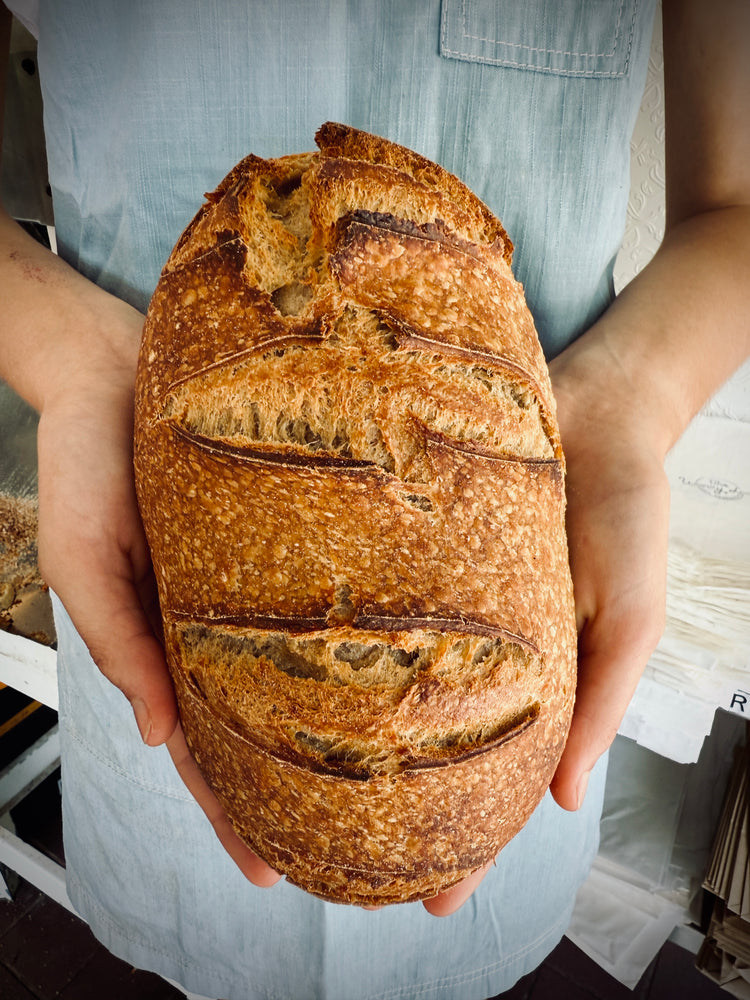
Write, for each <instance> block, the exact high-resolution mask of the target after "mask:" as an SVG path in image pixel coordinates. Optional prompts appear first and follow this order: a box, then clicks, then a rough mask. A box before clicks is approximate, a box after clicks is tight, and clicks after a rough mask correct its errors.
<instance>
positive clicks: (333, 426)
mask: <svg viewBox="0 0 750 1000" xmlns="http://www.w3.org/2000/svg"><path fill="white" fill-rule="evenodd" d="M316 138H317V141H318V144H319V152H317V153H307V154H300V155H295V156H289V157H283V158H280V159H278V160H270V161H266V160H261V159H259V158H257V157H254V156H250V157H246V158H245V159H244V160H243V161H242V162H241V163H240V164H238V165H237V167H235V168H234V169H233V170H232V171H231V172H230V174H229V175H228V176H227V178H225V180H224V181H223V182H222V184H221V185H220V186H219V187H218V188H217V190H216V192H214V193H213V194H211V195H209V196H208V200H207V202H206V204H205V205H204V206H203V208H202V209H201V210H200V211H199V213H198V214H197V216H196V218H195V219H194V220H193V221H192V222H191V224H190V225H189V226H188V228H187V229H186V231H185V233H184V234H183V235H182V237H181V238H180V240H179V241H178V243H177V244H176V246H175V249H174V251H173V253H172V255H171V256H170V259H169V260H168V261H167V263H166V265H165V268H164V271H163V273H162V277H161V279H160V281H159V285H158V287H157V289H156V291H155V293H154V296H153V299H152V302H151V305H150V307H149V311H148V316H147V320H146V325H145V330H144V337H143V343H142V346H141V354H140V361H139V368H138V379H137V386H136V433H135V468H136V485H137V491H138V499H139V504H140V507H141V512H142V516H143V522H144V525H145V528H146V532H147V536H148V539H149V544H150V546H151V551H152V557H153V562H154V568H155V572H156V578H157V583H158V586H159V594H160V600H161V607H162V616H163V620H164V627H165V638H166V651H167V659H168V663H169V666H170V670H171V672H172V676H173V680H174V683H175V688H176V692H177V696H178V703H179V707H180V718H181V721H182V725H183V728H184V730H185V734H186V737H187V740H188V744H189V746H190V748H191V751H192V752H193V754H194V756H195V758H196V760H197V761H198V764H199V766H200V768H201V770H202V772H203V774H204V776H205V777H206V779H207V780H208V782H209V784H210V785H211V787H212V788H213V789H214V791H215V793H216V794H217V796H218V798H219V800H220V801H221V803H222V805H223V806H224V808H225V809H226V811H227V813H228V814H229V816H230V819H231V820H232V822H233V824H234V826H235V828H236V829H237V831H238V833H239V834H240V836H241V837H242V838H243V839H244V840H245V841H246V842H247V843H248V844H249V845H250V846H251V847H252V848H253V849H254V850H255V851H256V852H257V853H258V854H259V855H260V856H261V857H263V858H265V859H266V860H267V861H268V862H269V863H270V864H271V865H273V866H274V867H276V868H277V869H278V870H279V871H281V872H283V873H284V874H286V876H287V878H288V879H290V880H291V881H293V882H294V883H295V884H297V885H299V886H301V887H302V888H304V889H306V890H307V891H309V892H312V893H314V894H316V895H319V896H321V897H322V898H325V899H329V900H335V901H340V902H349V903H359V904H367V905H373V904H380V903H390V902H403V901H407V900H413V899H423V898H426V897H427V896H431V895H434V894H436V893H437V892H439V891H441V890H442V889H445V888H447V887H448V886H450V885H452V884H454V883H456V882H457V881H459V880H460V879H462V878H464V877H465V876H467V875H468V874H470V873H471V872H472V871H474V870H476V869H477V868H479V867H481V866H482V865H484V864H486V863H487V862H488V861H490V860H491V859H492V858H493V857H495V855H496V854H497V852H498V851H499V850H500V849H501V848H502V847H503V846H504V844H506V843H507V842H508V840H510V839H511V838H512V837H513V836H515V834H516V833H517V832H518V831H519V830H520V829H521V828H522V826H523V825H524V824H525V823H526V821H527V820H528V817H529V815H530V814H531V812H532V811H533V809H534V808H535V806H536V805H537V803H538V802H539V800H540V799H541V797H542V796H543V794H544V792H545V790H546V788H547V786H548V784H549V781H550V780H551V777H552V775H553V773H554V769H555V766H556V763H557V760H558V759H559V756H560V754H561V752H562V748H563V746H564V742H565V738H566V735H567V730H568V726H569V722H570V716H571V713H572V707H573V697H574V689H575V648H576V633H575V617H574V612H573V596H572V585H571V580H570V573H569V568H568V557H567V544H566V538H565V525H564V511H565V494H564V458H563V454H562V449H561V445H560V438H559V432H558V429H557V422H556V416H555V404H554V398H553V395H552V390H551V385H550V381H549V374H548V371H547V367H546V364H545V362H544V358H543V355H542V351H541V347H540V345H539V341H538V338H537V335H536V332H535V329H534V325H533V320H532V318H531V315H530V313H529V311H528V308H527V306H526V303H525V300H524V296H523V290H522V288H521V286H520V285H519V284H518V283H517V282H516V281H515V279H514V277H513V274H512V272H511V269H510V266H509V264H510V254H511V250H512V245H511V243H510V240H509V239H508V237H507V234H506V233H505V231H504V229H503V227H502V224H501V223H500V222H499V220H497V219H495V217H494V216H493V215H492V213H491V212H489V210H488V209H487V208H486V206H484V205H483V204H482V203H481V202H480V201H479V200H478V199H477V198H475V196H474V195H473V194H472V193H471V192H470V191H469V190H468V189H467V188H466V187H465V186H464V185H463V184H462V183H461V182H460V181H458V180H457V179H456V178H454V177H452V175H450V174H448V173H447V172H446V171H444V170H443V169H442V168H440V167H439V166H437V165H436V164H432V163H430V161H428V160H425V159H424V158H422V157H420V156H418V155H417V154H416V153H413V152H411V151H409V150H405V149H403V147H399V146H396V145H395V144H392V143H389V142H387V140H384V139H380V138H378V137H375V136H369V135H368V134H366V133H362V132H358V131H357V130H354V129H349V128H347V127H345V126H341V125H336V124H332V123H328V124H327V125H325V126H323V127H322V129H321V130H320V131H319V132H318V135H317V137H316Z"/></svg>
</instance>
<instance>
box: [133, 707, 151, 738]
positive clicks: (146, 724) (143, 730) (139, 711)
mask: <svg viewBox="0 0 750 1000" xmlns="http://www.w3.org/2000/svg"><path fill="white" fill-rule="evenodd" d="M130 704H131V706H132V708H133V714H134V715H135V721H136V724H137V726H138V730H139V731H140V734H141V739H142V740H143V742H144V743H146V744H148V741H149V737H150V736H151V713H150V712H149V710H148V707H147V706H146V702H145V701H142V700H141V699H140V698H133V700H132V701H131V703H130Z"/></svg>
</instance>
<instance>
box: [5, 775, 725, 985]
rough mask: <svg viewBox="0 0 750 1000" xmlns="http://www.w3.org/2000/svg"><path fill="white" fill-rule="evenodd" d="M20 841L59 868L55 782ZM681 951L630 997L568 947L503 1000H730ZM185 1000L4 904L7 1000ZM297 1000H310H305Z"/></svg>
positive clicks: (31, 897)
mask: <svg viewBox="0 0 750 1000" xmlns="http://www.w3.org/2000/svg"><path fill="white" fill-rule="evenodd" d="M13 819H14V821H15V823H16V827H17V829H18V832H19V834H20V835H21V836H22V837H23V838H24V839H25V840H27V841H28V842H30V843H32V844H34V846H36V847H39V848H40V849H42V850H44V851H45V852H46V853H48V854H49V855H50V856H52V857H54V858H55V859H56V860H58V861H62V837H61V822H60V810H59V796H58V785H57V775H56V774H55V775H52V776H51V778H49V779H47V781H46V782H44V783H43V784H42V785H41V786H40V787H39V788H38V789H37V790H36V791H35V792H34V793H32V795H31V796H29V797H28V798H27V799H26V800H25V801H24V803H22V804H21V806H19V807H17V808H16V809H15V810H14V811H13ZM728 996H729V994H727V993H725V992H724V991H722V990H720V989H719V988H718V987H717V986H715V985H714V984H713V983H712V982H711V981H710V980H709V979H707V978H706V977H705V976H703V975H702V974H701V973H700V972H698V971H697V970H696V969H695V968H694V966H693V956H692V955H691V954H689V953H688V952H687V951H685V950H683V949H682V948H679V947H677V946H676V945H672V944H667V945H665V946H664V948H662V950H661V952H660V954H659V955H658V956H657V958H656V959H655V961H654V962H653V963H652V965H651V966H650V967H649V969H647V971H646V972H645V974H644V976H643V978H642V980H641V982H640V983H639V985H638V987H637V988H636V989H635V990H634V991H631V990H629V989H627V988H626V987H624V986H623V985H621V984H620V983H618V982H617V981H616V980H614V979H612V978H611V977H610V976H608V975H607V974H606V973H605V972H604V971H603V970H602V969H601V968H599V966H597V965H596V964H595V963H594V962H592V961H590V960H589V959H588V958H587V957H586V956H585V955H584V954H583V953H582V952H581V951H579V949H578V948H576V947H575V946H574V945H573V944H571V943H570V942H569V941H567V939H563V942H562V943H561V944H560V945H559V946H558V948H557V949H556V950H555V951H554V952H553V953H552V954H551V955H550V956H549V958H548V959H547V961H546V962H545V963H544V964H543V965H542V966H541V967H540V968H539V969H537V971H536V972H533V973H531V974H530V975H529V976H527V977H526V978H524V979H523V980H521V981H520V982H519V983H517V985H516V986H515V987H514V989H512V990H511V991H509V992H508V993H505V994H503V997H504V998H506V1000H628V998H632V1000H726V998H727V997H728ZM53 997H56V998H61V1000H180V998H181V997H182V994H181V993H180V992H179V991H177V990H175V989H174V988H173V987H171V986H170V985H169V984H168V983H166V982H164V981H163V980H161V979H159V977H157V976H154V975H151V974H150V973H144V972H139V971H137V970H135V969H132V968H130V966H128V965H126V964H125V963H123V962H121V961H119V960H118V959H116V958H113V957H112V956H111V955H110V954H109V953H108V952H107V951H106V950H105V949H104V948H103V947H102V946H101V945H99V944H98V943H97V942H96V940H95V939H94V937H93V936H92V934H91V932H90V931H89V929H88V927H87V926H86V924H84V923H83V922H82V921H80V920H78V919H77V918H76V917H74V916H72V915H71V914H70V913H69V912H68V911H67V910H65V909H63V908H62V907H61V906H59V905H58V904H56V903H54V902H52V901H51V900H50V899H49V898H47V897H46V896H44V895H43V894H42V893H40V892H39V891H38V890H36V889H35V888H34V887H33V886H30V885H29V884H28V883H26V882H23V881H22V882H20V883H19V885H18V888H17V889H16V891H15V898H14V899H13V901H12V902H4V901H2V900H0V998H2V1000H52V998H53ZM300 1000H306V998H304V997H302V998H300Z"/></svg>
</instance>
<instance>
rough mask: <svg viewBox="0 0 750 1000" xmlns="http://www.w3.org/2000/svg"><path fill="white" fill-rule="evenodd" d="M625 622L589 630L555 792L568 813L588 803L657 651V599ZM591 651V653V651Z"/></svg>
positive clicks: (582, 645) (585, 634)
mask: <svg viewBox="0 0 750 1000" xmlns="http://www.w3.org/2000/svg"><path fill="white" fill-rule="evenodd" d="M654 602H655V603H651V604H650V605H649V606H648V607H647V608H644V607H641V606H638V608H637V609H634V610H632V611H630V612H629V613H627V614H625V615H624V616H623V617H620V618H619V619H616V620H611V619H610V618H609V616H603V618H604V621H599V622H597V623H596V624H591V623H588V624H587V625H585V626H584V629H583V632H582V634H581V640H580V647H579V648H580V651H579V661H578V683H577V689H576V704H575V708H574V711H573V719H572V722H571V727H570V732H569V734H568V739H567V742H566V744H565V750H564V751H563V754H562V757H561V758H560V761H559V763H558V766H557V770H556V772H555V776H554V778H553V780H552V783H551V785H550V791H551V792H552V795H553V797H554V799H555V801H556V802H557V803H558V805H560V806H562V808H563V809H568V810H575V809H579V808H580V807H581V805H582V804H583V800H584V797H585V794H586V787H587V784H588V777H589V774H590V773H591V770H592V768H593V767H594V765H595V764H596V762H597V760H598V759H599V758H600V757H601V755H602V754H603V753H605V751H606V750H607V749H608V748H609V746H610V745H611V743H612V741H613V740H614V738H615V736H616V735H617V731H618V729H619V728H620V724H621V722H622V719H623V716H624V715H625V712H626V710H627V707H628V705H629V704H630V701H631V699H632V697H633V694H634V693H635V689H636V687H637V686H638V681H639V679H640V677H641V674H642V673H643V670H644V668H645V666H646V664H647V662H648V660H649V657H650V655H651V653H652V652H653V649H654V647H655V646H656V643H657V642H658V638H659V635H660V634H661V623H662V621H663V617H662V614H661V613H660V604H659V601H658V597H654ZM587 647H589V648H587Z"/></svg>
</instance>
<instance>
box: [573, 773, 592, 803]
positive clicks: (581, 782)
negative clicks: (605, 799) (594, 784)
mask: <svg viewBox="0 0 750 1000" xmlns="http://www.w3.org/2000/svg"><path fill="white" fill-rule="evenodd" d="M590 774H591V771H584V772H583V774H582V775H581V777H580V778H579V779H578V784H577V785H576V809H580V808H581V806H582V805H583V800H584V799H585V798H586V789H587V788H588V785H589V775H590Z"/></svg>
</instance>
